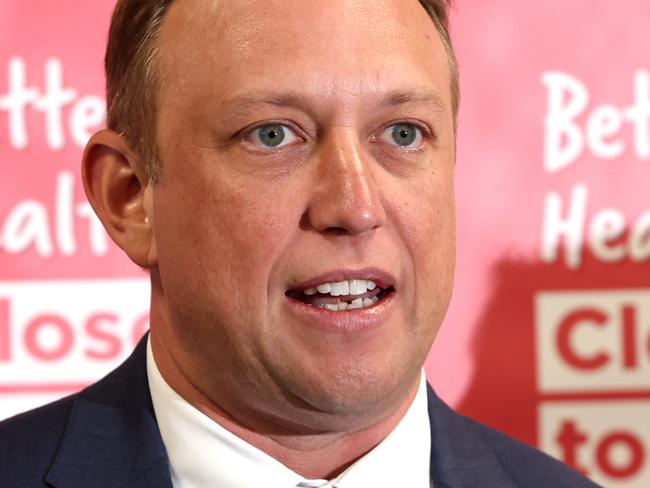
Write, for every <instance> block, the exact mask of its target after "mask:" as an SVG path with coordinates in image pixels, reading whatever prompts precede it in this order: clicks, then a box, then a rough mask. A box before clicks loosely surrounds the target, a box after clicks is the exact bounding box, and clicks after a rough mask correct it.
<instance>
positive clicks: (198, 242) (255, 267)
mask: <svg viewBox="0 0 650 488" xmlns="http://www.w3.org/2000/svg"><path fill="white" fill-rule="evenodd" d="M168 177H169V180H168V181H173V180H172V178H173V175H168ZM223 180H224V178H215V177H214V176H209V175H197V177H195V178H192V181H187V182H183V181H182V180H180V179H179V180H177V181H178V184H177V185H172V184H170V185H169V187H168V188H163V189H162V191H161V192H159V195H158V199H157V207H158V208H157V210H158V211H157V214H160V215H161V218H158V217H157V219H156V234H157V236H156V238H157V241H158V248H159V254H160V259H161V263H160V265H161V271H162V269H163V268H164V267H165V265H166V264H167V266H168V267H169V268H170V271H171V270H172V268H174V267H176V268H178V269H181V270H183V271H182V276H185V277H186V278H185V279H187V280H188V281H190V284H191V286H192V288H194V289H197V288H199V289H202V292H205V293H208V294H214V295H217V294H222V295H227V296H228V297H230V298H229V300H230V302H231V303H232V305H233V309H236V308H239V310H242V309H244V310H245V309H247V308H250V303H249V302H250V301H251V300H256V301H257V302H259V301H260V300H266V296H267V295H266V290H267V287H268V281H269V273H270V270H271V268H272V266H273V264H274V262H275V260H276V259H277V258H278V256H279V255H280V254H281V253H282V252H283V250H284V249H285V248H286V247H287V241H288V239H290V236H291V234H292V232H293V231H294V230H293V228H295V229H297V228H298V222H299V216H295V215H293V214H292V212H291V209H292V205H291V203H290V202H289V201H288V200H287V199H286V198H281V196H280V195H277V194H275V191H274V189H273V187H272V186H266V185H264V186H259V185H258V186H255V185H253V184H251V183H250V182H248V183H247V184H239V185H238V184H237V181H236V179H234V178H231V180H230V182H228V183H227V184H226V183H224V181H223ZM289 194H290V193H289ZM293 221H295V223H294V222H293ZM169 263H171V265H170V264H169ZM181 278H182V277H181Z"/></svg>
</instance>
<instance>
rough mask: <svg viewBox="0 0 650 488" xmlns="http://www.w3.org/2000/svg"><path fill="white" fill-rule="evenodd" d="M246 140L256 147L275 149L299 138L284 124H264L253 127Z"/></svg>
mask: <svg viewBox="0 0 650 488" xmlns="http://www.w3.org/2000/svg"><path fill="white" fill-rule="evenodd" d="M246 140H247V141H248V142H250V143H251V144H253V145H255V146H257V147H261V148H267V149H275V148H278V147H282V146H286V145H287V144H291V143H293V142H296V141H297V140H299V138H298V136H296V134H295V133H294V132H293V130H291V128H289V127H287V126H286V125H283V124H266V125H262V126H260V127H257V128H256V129H254V130H253V131H252V132H251V133H250V134H249V135H248V136H247V137H246Z"/></svg>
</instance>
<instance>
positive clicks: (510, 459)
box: [462, 417, 598, 488]
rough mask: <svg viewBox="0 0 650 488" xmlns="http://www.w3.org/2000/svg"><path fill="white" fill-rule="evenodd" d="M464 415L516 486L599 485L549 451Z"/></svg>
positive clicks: (572, 487)
mask: <svg viewBox="0 0 650 488" xmlns="http://www.w3.org/2000/svg"><path fill="white" fill-rule="evenodd" d="M462 418H463V420H464V421H465V422H467V423H468V424H469V426H470V428H472V429H474V430H475V431H476V432H477V433H478V434H479V435H480V436H481V437H482V438H483V439H484V440H485V441H486V443H487V444H488V445H489V446H490V448H491V450H492V451H493V452H494V454H495V456H496V457H497V458H498V460H499V462H500V463H501V465H502V466H503V469H504V470H505V471H506V472H507V473H508V475H509V476H510V477H511V478H512V480H513V481H514V483H515V485H516V486H526V487H546V486H552V487H554V488H598V485H597V484H595V483H594V482H593V481H590V480H589V479H587V478H585V477H584V476H583V475H582V474H580V473H578V472H577V471H575V470H574V469H572V468H570V467H569V466H567V465H566V464H564V463H562V462H560V461H558V460H557V459H555V458H553V457H551V456H549V455H548V454H545V453H543V452H542V451H539V450H538V449H535V448H533V447H531V446H529V445H528V444H526V443H524V442H521V441H519V440H517V439H514V438H512V437H510V436H508V435H506V434H503V433H501V432H498V431H496V430H494V429H492V428H490V427H488V426H486V425H483V424H481V423H479V422H476V421H474V420H472V419H469V418H467V417H462Z"/></svg>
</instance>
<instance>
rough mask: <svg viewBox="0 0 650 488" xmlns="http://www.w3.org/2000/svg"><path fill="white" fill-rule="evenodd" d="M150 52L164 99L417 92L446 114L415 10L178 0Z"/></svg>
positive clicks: (436, 41)
mask: <svg viewBox="0 0 650 488" xmlns="http://www.w3.org/2000/svg"><path fill="white" fill-rule="evenodd" d="M159 48H160V60H159V61H160V70H161V75H162V89H163V91H166V95H167V96H168V97H169V98H172V99H173V98H178V97H192V96H197V95H198V94H203V95H205V96H210V97H222V96H225V95H226V94H227V92H236V91H239V92H242V91H243V92H245V91H246V90H249V89H250V90H255V89H260V90H261V91H263V90H268V89H272V88H273V87H277V88H278V89H280V90H281V89H284V88H287V87H290V88H293V89H297V88H299V89H300V90H301V91H303V92H305V95H306V96H309V94H314V95H318V96H320V97H321V98H327V97H328V96H330V97H334V96H335V95H339V96H343V97H345V96H347V97H362V96H364V95H367V96H370V97H372V96H376V95H377V92H378V91H385V92H390V91H395V90H402V89H405V88H413V89H415V90H421V89H423V88H425V89H427V90H428V91H430V92H436V93H439V96H440V99H441V100H442V102H443V103H444V104H450V100H449V99H450V93H449V85H450V73H449V66H448V62H447V57H446V52H445V50H444V47H443V44H442V42H441V40H440V37H439V34H438V32H437V30H436V28H435V25H434V23H433V21H432V20H431V19H430V18H429V16H428V14H427V13H426V11H425V10H424V8H423V7H422V6H421V5H420V3H419V2H418V0H327V1H325V2H318V1H305V0H177V1H175V2H174V3H173V4H172V7H171V9H170V11H169V12H168V14H167V16H166V18H165V21H164V24H163V28H162V32H161V37H160V39H159ZM423 85H425V86H423Z"/></svg>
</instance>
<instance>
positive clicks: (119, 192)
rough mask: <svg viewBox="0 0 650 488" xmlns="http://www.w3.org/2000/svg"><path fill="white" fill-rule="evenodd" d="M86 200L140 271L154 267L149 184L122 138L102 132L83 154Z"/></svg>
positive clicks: (108, 132) (89, 142)
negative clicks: (140, 268) (142, 268)
mask: <svg viewBox="0 0 650 488" xmlns="http://www.w3.org/2000/svg"><path fill="white" fill-rule="evenodd" d="M82 178H83V184H84V189H85V190H86V196H87V197H88V201H89V202H90V204H91V205H92V207H93V209H94V210H95V213H96V214H97V216H98V217H99V219H100V220H101V222H102V224H103V225H104V228H105V229H106V232H108V234H109V235H110V236H111V238H112V239H113V241H114V242H115V243H116V244H117V245H118V246H119V247H120V248H122V249H123V250H124V252H126V254H127V255H128V256H129V258H131V260H132V261H133V262H134V263H136V264H137V265H139V266H141V267H144V268H151V267H154V266H156V265H157V253H156V243H155V234H154V219H153V183H151V182H150V180H149V178H147V176H146V174H145V172H144V168H143V165H142V164H141V163H140V161H139V160H138V158H137V156H136V154H135V153H134V152H133V151H132V150H131V149H130V147H129V145H128V143H127V142H126V140H125V139H124V137H122V136H120V135H119V134H117V133H115V132H113V131H110V130H102V131H99V132H97V133H96V134H94V135H93V136H92V137H91V139H90V141H88V144H87V145H86V150H85V152H84V155H83V163H82Z"/></svg>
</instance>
